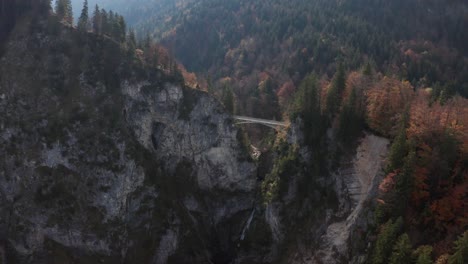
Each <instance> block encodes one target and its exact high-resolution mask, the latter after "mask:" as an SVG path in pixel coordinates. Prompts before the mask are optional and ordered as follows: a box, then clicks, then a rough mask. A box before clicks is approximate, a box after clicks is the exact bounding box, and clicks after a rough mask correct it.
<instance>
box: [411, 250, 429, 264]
mask: <svg viewBox="0 0 468 264" xmlns="http://www.w3.org/2000/svg"><path fill="white" fill-rule="evenodd" d="M413 254H414V255H415V259H416V264H432V263H433V261H432V258H431V254H432V247H431V246H420V247H418V249H416V250H415V251H414V253H413Z"/></svg>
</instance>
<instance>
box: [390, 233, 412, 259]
mask: <svg viewBox="0 0 468 264" xmlns="http://www.w3.org/2000/svg"><path fill="white" fill-rule="evenodd" d="M405 263H411V242H410V240H409V237H408V235H407V234H406V233H405V234H403V235H401V236H400V237H399V238H398V241H397V242H396V244H395V246H394V247H393V253H392V256H391V257H390V264H405Z"/></svg>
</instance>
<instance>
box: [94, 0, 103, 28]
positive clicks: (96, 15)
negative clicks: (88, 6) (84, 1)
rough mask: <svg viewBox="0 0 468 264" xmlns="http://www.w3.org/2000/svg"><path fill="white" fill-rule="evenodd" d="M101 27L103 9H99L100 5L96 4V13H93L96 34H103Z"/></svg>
mask: <svg viewBox="0 0 468 264" xmlns="http://www.w3.org/2000/svg"><path fill="white" fill-rule="evenodd" d="M101 28H102V18H101V11H100V10H99V6H98V5H96V6H95V8H94V13H93V32H94V33H95V34H101Z"/></svg>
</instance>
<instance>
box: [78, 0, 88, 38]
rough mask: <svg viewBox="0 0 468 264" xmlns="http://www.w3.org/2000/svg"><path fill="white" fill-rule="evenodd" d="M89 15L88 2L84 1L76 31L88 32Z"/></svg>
mask: <svg viewBox="0 0 468 264" xmlns="http://www.w3.org/2000/svg"><path fill="white" fill-rule="evenodd" d="M88 21H89V15H88V0H85V1H84V3H83V9H82V10H81V16H80V18H79V19H78V30H80V31H83V32H86V31H88V25H89V22H88Z"/></svg>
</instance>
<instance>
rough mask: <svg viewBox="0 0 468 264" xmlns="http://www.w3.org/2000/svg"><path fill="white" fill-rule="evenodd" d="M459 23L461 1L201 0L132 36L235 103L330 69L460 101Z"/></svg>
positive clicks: (462, 35)
mask: <svg viewBox="0 0 468 264" xmlns="http://www.w3.org/2000/svg"><path fill="white" fill-rule="evenodd" d="M150 2H151V1H140V4H139V5H138V6H142V7H143V6H146V5H149V3H150ZM158 3H162V2H160V1H158ZM136 8H138V7H133V9H136ZM467 13H468V10H467V5H466V2H464V1H449V2H447V1H438V0H429V1H416V0H410V1H407V0H395V1H378V0H349V1H323V0H315V1H304V0H293V1H279V0H276V1H242V0H236V1H222V0H202V1H195V2H193V3H186V4H185V5H180V7H179V8H177V9H174V10H173V11H172V12H163V13H158V12H155V14H156V15H154V16H148V17H146V16H145V15H142V16H140V20H139V21H138V22H136V23H135V24H134V26H135V27H136V30H137V31H138V32H140V35H142V34H145V33H149V34H151V35H152V36H154V37H156V38H158V39H160V40H161V41H162V43H163V44H165V45H166V46H167V47H168V48H170V49H171V50H172V51H173V53H174V54H175V55H176V57H177V58H178V59H179V60H180V61H181V62H182V63H183V64H184V66H185V67H187V68H188V69H189V71H195V72H198V73H203V74H204V75H205V76H208V75H209V76H210V77H211V80H213V81H217V80H224V81H226V80H233V81H234V82H233V83H232V84H230V85H233V86H235V89H234V90H235V93H236V94H237V96H238V97H239V101H240V102H245V101H248V100H247V99H248V98H252V97H257V98H259V97H261V94H262V91H259V90H261V89H259V87H258V86H259V83H260V82H261V81H263V80H264V79H265V78H270V79H271V80H272V82H273V88H272V89H273V90H274V91H275V92H277V91H278V90H279V89H280V88H281V87H283V88H284V89H285V90H294V88H295V87H296V86H297V85H298V84H299V82H300V81H301V80H302V79H303V78H304V77H305V76H306V75H307V74H308V73H310V72H312V71H313V72H315V73H317V74H319V75H320V76H324V77H325V78H329V77H331V75H332V74H333V72H334V71H335V70H336V65H337V62H338V61H340V62H342V63H343V64H344V66H345V68H347V69H359V68H360V67H362V66H364V65H365V64H366V63H370V64H371V65H372V67H373V68H375V69H376V70H378V71H380V72H385V73H386V74H389V75H394V76H397V77H398V78H400V79H405V80H408V81H410V82H411V83H412V84H413V85H414V86H416V87H432V86H433V85H434V84H436V83H440V84H441V85H442V86H443V87H444V90H446V92H447V93H449V94H454V93H456V92H458V93H460V94H461V95H463V96H465V97H466V96H468V90H467V89H468V79H467V78H468V77H467V76H468V67H467V63H466V61H467V57H466V56H467V52H468V50H467V48H466V43H467V42H468V33H467V31H466V30H465V29H466V28H467V27H468V18H467V15H466V14H467ZM267 90H268V89H267ZM258 94H260V95H258ZM250 104H252V105H255V103H254V102H251V103H250ZM250 104H249V105H239V111H241V112H243V111H248V110H245V109H249V108H251V106H250ZM252 111H254V110H251V111H248V112H252ZM272 114H273V113H270V115H272ZM273 115H274V114H273Z"/></svg>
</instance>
